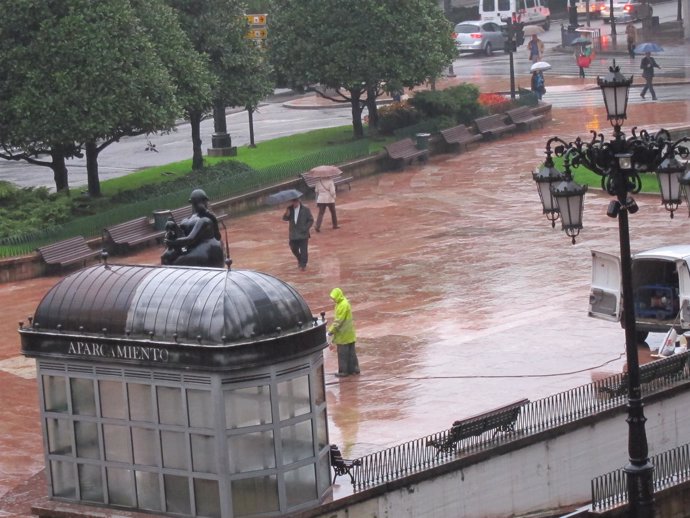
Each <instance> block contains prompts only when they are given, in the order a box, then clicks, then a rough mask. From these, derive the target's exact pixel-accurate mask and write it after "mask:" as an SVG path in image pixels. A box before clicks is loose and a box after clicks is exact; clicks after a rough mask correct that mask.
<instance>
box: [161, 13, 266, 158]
mask: <svg viewBox="0 0 690 518" xmlns="http://www.w3.org/2000/svg"><path fill="white" fill-rule="evenodd" d="M168 2H169V4H170V5H171V6H172V7H173V8H175V9H176V10H177V11H178V12H179V15H180V20H181V23H182V27H183V29H184V30H185V32H186V33H187V35H188V36H189V39H190V40H191V41H192V44H193V45H194V48H195V49H196V50H197V52H199V53H202V54H205V55H206V56H208V60H209V65H210V70H211V72H212V73H213V74H214V75H215V77H216V82H215V85H214V88H213V92H212V96H213V106H214V107H215V111H216V112H217V113H218V117H217V118H218V119H221V118H222V122H224V121H225V107H226V106H252V105H254V104H255V103H258V100H260V99H263V98H264V97H265V96H266V95H268V94H269V93H270V92H271V91H272V84H271V82H270V80H269V79H268V74H266V73H265V72H263V71H262V69H261V67H262V66H263V65H262V61H261V57H260V54H259V49H258V48H256V46H255V45H254V44H253V42H251V41H248V40H247V38H246V37H245V36H246V33H247V21H246V18H245V13H246V11H245V8H244V5H243V4H242V3H241V2H240V1H237V0H168ZM205 111H206V109H194V110H189V111H188V114H189V119H190V122H191V125H192V141H193V142H192V145H193V149H194V153H193V158H192V167H193V168H194V169H199V168H201V167H203V156H202V150H201V133H200V129H199V128H200V125H201V120H202V118H203V116H204V113H205ZM223 131H225V130H223Z"/></svg>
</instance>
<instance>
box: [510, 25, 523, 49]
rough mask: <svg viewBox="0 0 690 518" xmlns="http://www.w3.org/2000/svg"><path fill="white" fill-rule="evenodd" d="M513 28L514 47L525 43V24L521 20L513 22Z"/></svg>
mask: <svg viewBox="0 0 690 518" xmlns="http://www.w3.org/2000/svg"><path fill="white" fill-rule="evenodd" d="M513 30H514V31H515V44H516V47H519V46H520V45H522V44H524V43H525V24H524V23H523V22H517V23H514V24H513Z"/></svg>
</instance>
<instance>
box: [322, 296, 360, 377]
mask: <svg viewBox="0 0 690 518" xmlns="http://www.w3.org/2000/svg"><path fill="white" fill-rule="evenodd" d="M330 295H331V299H332V300H333V302H335V317H334V319H333V323H332V324H331V325H330V326H329V328H328V335H329V336H332V337H333V344H335V347H336V348H337V349H338V372H337V373H336V376H338V377H344V376H349V375H350V374H359V361H358V360H357V352H356V351H355V342H356V341H357V335H356V334H355V322H354V319H353V318H352V306H350V302H349V301H348V300H347V299H346V298H345V294H343V290H341V289H340V288H334V289H333V290H331V294H330Z"/></svg>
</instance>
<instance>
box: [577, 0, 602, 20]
mask: <svg viewBox="0 0 690 518" xmlns="http://www.w3.org/2000/svg"><path fill="white" fill-rule="evenodd" d="M605 6H606V0H589V15H590V17H592V18H598V17H599V16H601V10H602V9H603V8H604V7H605ZM576 7H577V14H581V15H585V14H587V2H586V0H578V1H577V5H576Z"/></svg>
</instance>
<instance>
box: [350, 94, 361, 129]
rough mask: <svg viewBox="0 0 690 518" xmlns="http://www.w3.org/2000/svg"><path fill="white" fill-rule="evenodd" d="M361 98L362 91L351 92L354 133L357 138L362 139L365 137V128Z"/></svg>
mask: <svg viewBox="0 0 690 518" xmlns="http://www.w3.org/2000/svg"><path fill="white" fill-rule="evenodd" d="M361 96H362V92H361V91H359V90H350V104H351V105H352V133H353V135H354V137H355V138H362V137H363V136H364V128H363V126H362V103H361V101H360V99H361Z"/></svg>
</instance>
